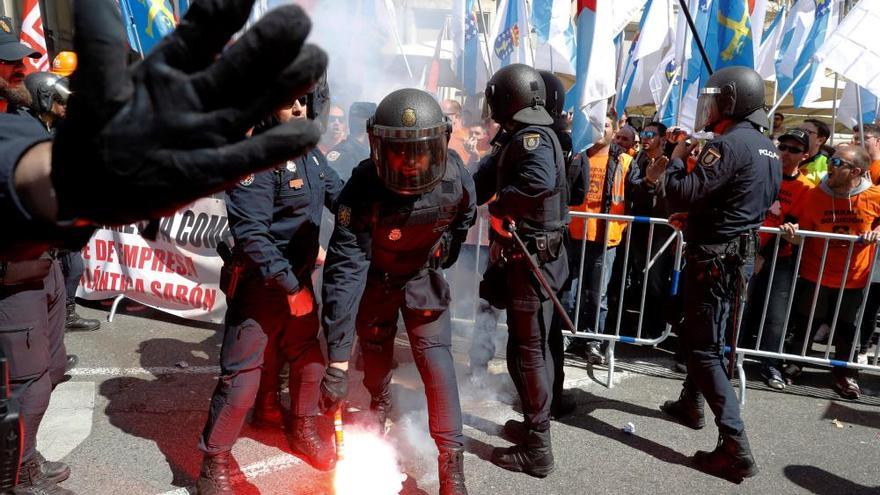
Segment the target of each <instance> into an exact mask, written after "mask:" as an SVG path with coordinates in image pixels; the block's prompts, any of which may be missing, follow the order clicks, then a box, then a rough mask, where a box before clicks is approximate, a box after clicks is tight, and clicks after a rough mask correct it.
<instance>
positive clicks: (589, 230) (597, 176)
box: [569, 153, 632, 247]
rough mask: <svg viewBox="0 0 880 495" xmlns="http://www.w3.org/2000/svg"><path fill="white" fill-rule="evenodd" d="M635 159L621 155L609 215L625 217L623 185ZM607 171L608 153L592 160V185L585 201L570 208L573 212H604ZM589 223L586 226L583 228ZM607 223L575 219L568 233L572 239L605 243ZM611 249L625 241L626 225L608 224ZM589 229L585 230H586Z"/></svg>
mask: <svg viewBox="0 0 880 495" xmlns="http://www.w3.org/2000/svg"><path fill="white" fill-rule="evenodd" d="M631 161H632V157H631V156H629V155H626V154H621V155H620V163H619V165H618V167H617V171H616V172H615V174H614V178H613V180H614V183H613V185H612V188H611V194H612V197H611V208H610V211H609V212H608V213H611V214H613V215H623V214H624V209H625V204H624V201H623V191H624V183H625V180H624V179H625V178H626V172H627V170H628V169H629V164H630V162H631ZM607 168H608V154H607V153H605V154H601V155H593V156H591V157H590V184H589V188H588V190H587V198H586V200H585V201H584V202H583V203H581V204H579V205H577V206H573V207H571V211H580V212H587V213H602V194H603V193H604V191H605V175H606V169H607ZM585 223H586V226H585V225H584V224H585ZM605 223H606V222H605V221H604V220H601V221H600V220H598V219H596V218H588V219H587V220H586V222H584V219H582V218H572V219H571V225H570V226H569V232H571V237H572V239H575V240H581V239H586V240H588V241H590V242H602V240H603V236H604V235H605V231H604V230H603V229H602V227H603V226H604V225H605ZM608 224H609V230H608V246H609V247H614V246H617V245H619V244H620V240H621V239H622V238H623V230H624V229H625V228H626V225H627V223H626V222H615V221H611V222H608ZM585 230H586V231H585Z"/></svg>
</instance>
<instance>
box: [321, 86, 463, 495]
mask: <svg viewBox="0 0 880 495" xmlns="http://www.w3.org/2000/svg"><path fill="white" fill-rule="evenodd" d="M367 132H368V133H369V136H370V148H371V150H372V151H371V157H370V159H369V160H364V161H363V162H361V163H360V164H359V165H358V166H357V167H356V168H355V169H354V171H353V173H352V176H351V179H349V181H348V183H347V184H346V185H345V188H344V189H343V191H342V194H341V195H340V197H339V210H338V212H337V214H336V227H335V230H334V232H333V236H332V238H331V240H330V247H329V249H328V252H327V260H326V264H325V268H324V286H323V291H322V293H323V297H322V300H323V304H324V306H323V323H324V329H325V331H326V332H327V347H328V354H329V356H330V366H329V367H328V368H327V370H326V375H325V378H324V382H323V384H322V393H323V398H322V401H323V405H324V407H325V408H326V409H328V410H329V409H332V408H334V407H337V405H338V402H339V401H340V400H342V399H343V398H344V397H345V395H346V393H347V383H348V381H347V380H348V379H347V370H348V361H349V359H350V356H351V343H352V339H353V337H354V332H355V330H357V335H358V339H359V341H360V342H361V346H362V349H363V355H364V385H365V386H366V388H367V390H368V391H369V392H370V396H371V402H370V409H371V410H372V411H373V412H374V413H375V414H376V415H377V418H378V422H379V425H380V427H381V429H382V431H383V432H384V425H385V420H386V418H387V416H388V414H389V410H390V409H391V396H390V382H391V365H392V358H393V353H394V336H395V334H396V333H397V319H398V314H402V315H403V321H404V324H405V326H406V332H407V335H408V336H409V342H410V346H411V348H412V351H413V358H414V359H415V363H416V367H417V368H418V370H419V373H420V374H421V376H422V381H423V382H424V385H425V395H426V397H427V399H428V411H429V427H430V431H431V436H432V437H433V438H434V441H435V442H436V443H437V448H438V449H439V451H440V456H439V459H438V462H439V474H440V493H441V495H463V494H466V493H467V489H466V488H465V482H464V470H463V462H464V461H463V451H464V449H463V448H464V436H463V435H462V423H461V407H460V405H459V399H458V388H457V385H456V379H455V368H454V366H453V360H452V353H451V351H450V348H451V340H452V328H451V320H450V315H449V312H448V311H447V309H448V307H449V301H450V295H449V286H448V285H447V284H446V281H445V280H444V278H443V274H442V273H441V272H440V268H441V267H442V268H446V267H448V266H451V265H452V264H453V263H454V262H455V260H456V258H457V257H458V252H459V250H460V248H461V243H462V242H463V241H464V239H465V237H466V236H467V230H468V228H469V227H470V226H471V225H472V224H473V222H474V218H475V215H476V205H475V200H476V194H475V193H474V190H473V181H472V179H471V177H470V175H469V174H468V172H467V171H466V169H465V167H464V164H463V163H462V161H461V159H459V158H458V156H457V155H456V154H455V153H448V152H447V143H448V140H449V137H450V135H451V132H452V127H451V125H450V123H449V122H448V121H447V119H446V117H445V116H444V115H443V112H442V111H441V109H440V106H439V105H438V104H437V102H436V101H435V100H434V98H433V97H432V96H431V95H430V94H428V93H425V92H424V91H420V90H417V89H401V90H398V91H395V92H393V93H391V94H389V95H388V96H386V97H385V99H383V100H382V102H380V103H379V105H378V107H377V108H376V114H375V116H374V117H373V118H371V119H370V122H369V123H368V124H367ZM353 308H358V310H357V311H353V310H352V309H353Z"/></svg>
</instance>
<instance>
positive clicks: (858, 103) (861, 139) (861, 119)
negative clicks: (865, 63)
mask: <svg viewBox="0 0 880 495" xmlns="http://www.w3.org/2000/svg"><path fill="white" fill-rule="evenodd" d="M856 108H858V111H857V112H856V115H858V116H859V143H860V144H861V145H862V149H864V150H865V151H868V148H867V147H866V146H865V117H864V116H863V115H862V87H861V86H859V85H858V84H856Z"/></svg>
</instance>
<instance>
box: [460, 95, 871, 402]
mask: <svg viewBox="0 0 880 495" xmlns="http://www.w3.org/2000/svg"><path fill="white" fill-rule="evenodd" d="M632 120H633V119H627V118H626V117H623V118H620V119H618V118H617V116H616V115H614V113H613V112H612V113H609V115H608V117H607V119H606V125H605V133H604V135H603V136H602V138H601V139H600V140H599V141H597V142H596V143H594V144H593V145H592V147H590V148H589V149H587V150H586V151H584V152H583V153H582V155H583V158H582V159H581V163H584V164H585V166H586V167H588V173H587V177H588V178H589V188H588V192H587V195H586V198H584V200H583V201H582V202H581V203H580V204H579V205H578V206H574V207H572V211H574V212H585V213H601V214H611V215H632V216H640V217H653V218H659V219H668V218H669V217H670V216H671V215H673V214H674V213H676V212H675V211H673V210H672V209H671V207H670V205H669V204H668V203H667V201H666V199H665V189H664V175H665V171H666V167H667V163H668V160H669V158H670V155H671V152H672V149H673V147H674V146H675V144H676V143H677V142H679V141H681V140H683V139H685V138H686V137H687V133H686V132H685V131H684V130H682V129H679V128H667V126H666V125H664V124H663V123H660V122H655V121H651V122H647V123H645V124H644V125H643V126H642V127H641V128H637V127H635V126H633V125H631V124H630V123H629V122H631V121H632ZM785 121H786V118H785V116H784V115H783V114H781V113H776V114H775V116H774V121H773V129H772V132H771V138H772V139H773V140H774V142H775V143H776V144H777V147H778V155H779V158H780V160H781V161H782V163H783V185H782V188H781V190H780V192H779V196H778V198H777V201H776V202H775V203H774V204H773V206H772V207H771V208H770V210H769V211H768V212H767V218H766V221H765V223H764V226H765V227H781V228H782V231H783V232H785V233H786V234H785V235H776V234H771V233H765V234H762V235H761V250H760V257H759V264H758V266H757V267H756V275H755V277H754V279H753V280H752V282H751V284H750V287H749V289H748V299H747V305H746V309H745V313H744V318H743V323H742V326H741V336H740V339H739V346H740V347H741V348H748V349H758V350H761V351H767V352H773V353H787V354H793V355H806V356H820V357H821V355H823V354H824V348H822V347H816V348H815V349H813V344H814V343H815V344H819V345H821V344H829V342H828V339H829V332H828V330H829V329H830V328H832V327H833V328H834V330H835V331H834V335H833V342H831V343H830V344H833V345H834V347H835V350H834V351H833V352H832V353H831V357H832V358H833V359H836V360H838V361H851V360H852V361H859V362H862V363H864V362H867V354H868V351H869V348H870V346H871V345H872V344H874V343H876V334H875V333H874V330H875V319H876V316H877V313H878V309H880V273H878V272H880V270H877V269H876V268H875V269H874V270H873V272H872V270H871V268H872V266H873V260H874V253H875V248H874V246H873V243H871V242H859V243H854V244H853V246H854V247H853V252H852V253H851V256H849V257H848V256H847V254H848V250H849V247H850V244H851V243H850V242H848V241H841V240H834V241H830V242H829V243H828V252H827V255H826V256H825V257H824V269H822V268H821V267H822V266H823V265H822V261H823V250H824V246H825V240H824V239H822V238H809V239H808V240H806V241H805V242H801V239H800V238H799V237H798V236H797V231H798V230H809V231H817V232H822V233H836V234H849V235H855V236H861V238H862V240H864V241H873V240H875V238H876V236H877V235H878V234H877V233H876V232H875V231H874V229H875V228H877V227H878V224H880V210H878V208H880V196H878V194H880V188H877V187H875V186H876V185H878V184H880V126H878V125H877V124H871V123H869V124H865V125H864V127H863V131H862V130H860V129H859V128H858V127H857V128H855V129H853V130H852V131H853V135H852V138H851V139H848V140H846V142H843V143H840V142H839V141H838V143H837V144H836V146H834V147H832V146H830V137H831V129H830V127H829V125H828V124H827V123H825V122H823V121H822V120H819V119H816V118H808V119H805V120H803V121H801V122H799V123H797V124H796V125H793V126H790V127H788V128H787V127H786V125H785ZM862 132H864V134H862ZM862 136H864V138H862ZM693 165H694V163H693V160H691V163H690V165H689V166H690V167H693ZM627 229H631V230H632V232H630V233H629V236H630V249H629V259H628V260H627V262H626V267H625V272H624V263H623V259H622V257H623V256H622V255H623V249H622V243H624V242H625V240H626V238H627V232H626V230H627ZM649 229H650V228H649V226H648V225H647V224H642V223H632V224H631V223H629V222H625V221H617V220H607V221H606V220H604V219H597V218H589V219H584V218H578V217H577V216H575V217H574V218H572V220H571V223H570V225H569V234H570V242H569V243H568V248H569V261H570V266H571V274H570V280H569V283H568V284H567V287H570V289H569V290H567V291H565V292H564V293H563V294H561V296H562V297H561V300H562V302H563V305H564V306H565V307H566V309H567V310H568V312H569V314H570V316H571V317H572V319H573V320H574V319H575V316H577V321H578V322H579V325H578V327H579V330H582V331H588V332H591V333H606V332H608V331H609V330H608V328H609V327H611V328H614V327H615V326H616V325H617V315H618V311H617V308H618V305H619V304H623V310H622V311H621V312H620V314H621V315H622V316H621V318H622V321H621V323H620V324H621V333H622V334H626V333H627V332H629V334H630V335H633V334H635V330H634V329H635V328H636V327H637V326H638V324H639V322H641V334H640V335H641V336H642V337H644V338H657V337H659V336H660V335H662V334H663V332H664V330H665V329H666V326H667V323H669V324H670V325H671V327H672V331H673V332H674V331H675V328H676V325H677V324H680V321H681V316H682V308H681V304H680V302H679V300H678V299H677V298H676V297H672V296H670V288H671V286H672V283H673V280H672V277H673V260H674V249H675V245H674V244H671V245H669V244H668V243H667V242H666V241H667V240H668V238H669V235H670V234H671V229H668V228H664V227H662V226H655V227H654V228H653V231H654V232H653V235H652V236H651V242H650V246H649V242H648V241H649ZM777 237H779V242H778V244H779V246H778V247H777ZM664 245H665V249H663V251H662V252H661V251H660V249H661V248H663V247H664ZM799 250H802V251H803V252H802V253H801V254H800V256H801V262H800V265H799V271H798V273H795V272H794V270H795V268H796V266H795V265H796V261H797V259H798V251H799ZM649 255H650V256H649ZM774 258H775V261H774ZM848 259H849V264H848V265H847V260H848ZM649 262H651V263H650V268H649V269H647V270H646V266H648V264H649ZM771 265H772V267H771ZM771 268H772V269H771ZM682 270H687V267H686V266H683V267H682ZM820 271H821V272H822V275H821V280H820V279H819V275H818V274H819V272H820ZM771 272H772V286H771V285H769V284H768V283H769V282H770V280H771ZM621 283H622V284H624V285H625V287H624V289H625V291H624V297H623V300H619V297H618V292H619V289H620V285H619V284H621ZM841 285H843V287H844V292H843V299H842V303H841V307H840V309H839V311H836V309H837V308H836V301H837V298H838V293H839V290H840V287H841ZM578 287H579V288H580V302H579V304H578V303H577V299H576V298H577V297H578V294H577V292H578V291H577V289H578ZM866 288H870V291H869V293H868V294H867V296H866V297H867V304H866V305H865V306H864V311H862V312H860V311H859V310H860V309H861V308H862V300H863V299H864V298H865V294H864V291H865V290H866ZM817 289H818V291H819V292H818V297H817V298H816V297H814V295H815V294H814V293H815V291H816V290H817ZM643 293H644V299H643V296H642V294H643ZM792 293H793V294H792ZM768 294H769V298H768ZM609 299H610V300H611V302H609ZM814 301H817V304H816V305H815V308H814V307H813V306H814V305H813V302H814ZM789 303H790V304H791V311H790V315H788V318H786V315H787V313H789V312H788V311H787V309H788V307H789ZM576 307H577V308H579V313H578V314H577V315H576V314H575V308H576ZM609 307H611V311H609ZM835 315H836V319H835ZM640 316H641V318H640ZM859 317H861V319H860V320H859ZM609 319H613V321H611V322H609ZM810 321H811V322H812V326H811V327H810V331H809V332H808V331H807V328H806V327H807V324H808V322H810ZM762 322H763V327H762V326H761V323H762ZM609 323H610V325H609ZM483 326H484V325H483ZM481 328H482V326H481V325H477V328H476V330H475V331H477V332H480V331H481ZM731 331H732V329H731ZM612 332H613V330H612ZM857 335H858V339H857V342H856V345H855V352H853V355H852V357H851V356H850V351H851V350H852V349H853V346H852V344H853V341H854V339H855V338H856V336H857ZM759 337H760V341H758V338H759ZM475 339H480V337H479V336H475ZM872 339H873V340H872ZM566 340H567V343H568V345H567V348H566V349H567V353H568V354H569V355H572V356H578V357H581V358H583V359H585V360H587V361H588V362H590V363H601V362H603V359H604V354H605V349H604V348H603V347H602V344H600V342H599V341H591V340H589V339H581V338H578V339H566ZM606 342H607V341H606ZM805 342H807V343H808V344H809V345H806V344H804V343H805ZM830 344H829V345H830ZM472 359H473V356H472ZM677 360H678V362H677V363H676V365H675V367H676V369H677V370H679V371H685V366H684V363H683V362H682V360H681V359H680V356H678V357H677ZM760 361H761V363H762V366H761V376H762V379H763V380H764V381H765V382H766V383H767V384H768V386H770V387H772V388H774V389H778V390H782V389H784V388H785V387H786V385H787V384H791V383H792V382H795V381H796V378H797V376H798V375H799V374H800V372H801V368H802V366H803V363H801V362H796V361H792V362H789V363H785V362H784V360H782V359H779V358H761V359H760ZM479 368H480V367H479V366H478V367H477V369H479ZM832 375H833V381H832V387H833V388H834V390H835V391H837V392H838V393H839V394H840V395H841V396H843V397H845V398H849V399H857V398H859V396H860V394H861V391H860V388H859V385H858V381H857V377H858V370H856V369H852V368H845V367H843V366H835V367H833V368H832Z"/></svg>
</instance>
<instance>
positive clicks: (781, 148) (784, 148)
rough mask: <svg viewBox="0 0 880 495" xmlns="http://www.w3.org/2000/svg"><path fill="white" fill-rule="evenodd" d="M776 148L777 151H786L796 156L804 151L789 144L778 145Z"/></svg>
mask: <svg viewBox="0 0 880 495" xmlns="http://www.w3.org/2000/svg"><path fill="white" fill-rule="evenodd" d="M776 147H777V148H778V149H779V151H787V152H789V153H794V154H796V155H797V154H800V153H803V152H804V151H805V150H804V149H803V148H798V147H797V146H792V145H790V144H784V143H779V145H778V146H776Z"/></svg>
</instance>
